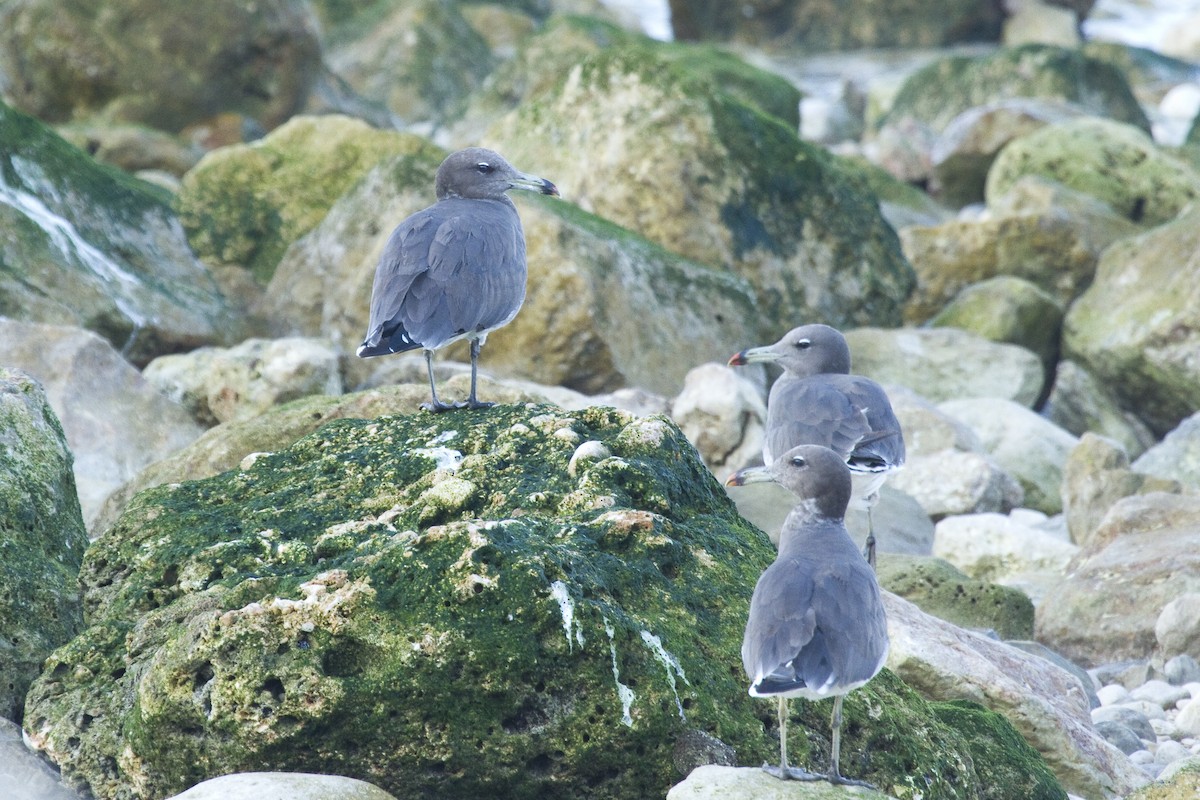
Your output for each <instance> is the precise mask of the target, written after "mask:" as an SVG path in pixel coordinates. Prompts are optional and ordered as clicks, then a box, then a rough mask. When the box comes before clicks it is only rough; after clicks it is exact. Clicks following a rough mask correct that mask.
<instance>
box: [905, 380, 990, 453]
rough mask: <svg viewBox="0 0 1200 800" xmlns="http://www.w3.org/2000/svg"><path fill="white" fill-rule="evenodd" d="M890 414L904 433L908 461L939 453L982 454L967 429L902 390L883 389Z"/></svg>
mask: <svg viewBox="0 0 1200 800" xmlns="http://www.w3.org/2000/svg"><path fill="white" fill-rule="evenodd" d="M884 388H885V389H886V391H887V393H888V399H890V400H891V402H892V410H893V411H895V412H896V418H897V419H898V420H899V421H900V428H901V429H902V430H903V431H904V446H905V450H906V451H907V454H908V456H909V458H912V457H914V456H928V455H933V454H935V453H940V452H942V451H943V450H961V451H963V452H967V453H983V452H984V450H983V443H982V442H980V441H979V437H978V436H976V435H975V432H974V431H973V430H971V428H970V427H969V426H967V425H966V424H964V423H963V422H962V421H961V420H959V419H957V418H956V417H953V416H951V415H949V414H947V413H946V412H944V411H942V410H941V409H940V408H938V406H937V404H936V403H932V402H930V401H929V400H926V399H925V398H924V397H922V396H921V395H919V394H918V393H917V392H915V391H913V390H912V389H909V388H907V387H905V386H895V385H891V386H886V387H884Z"/></svg>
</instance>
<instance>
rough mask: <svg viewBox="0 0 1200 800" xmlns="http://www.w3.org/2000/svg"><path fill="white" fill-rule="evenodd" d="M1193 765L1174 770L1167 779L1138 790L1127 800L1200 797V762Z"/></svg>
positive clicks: (1172, 799)
mask: <svg viewBox="0 0 1200 800" xmlns="http://www.w3.org/2000/svg"><path fill="white" fill-rule="evenodd" d="M1189 761H1191V762H1192V763H1190V764H1188V765H1187V766H1184V767H1183V768H1182V769H1179V770H1172V773H1173V774H1172V775H1171V776H1170V777H1168V778H1166V779H1162V778H1160V779H1159V780H1156V781H1155V782H1154V783H1152V784H1150V785H1149V786H1144V787H1142V788H1141V789H1138V790H1137V791H1136V792H1134V793H1133V794H1131V795H1129V797H1128V798H1127V800H1193V798H1196V797H1200V762H1198V761H1196V760H1195V759H1194V758H1192V759H1189Z"/></svg>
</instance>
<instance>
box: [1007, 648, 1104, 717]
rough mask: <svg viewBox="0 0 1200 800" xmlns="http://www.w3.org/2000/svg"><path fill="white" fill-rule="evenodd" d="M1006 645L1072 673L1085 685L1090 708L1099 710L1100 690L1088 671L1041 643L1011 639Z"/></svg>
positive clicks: (1084, 688) (1084, 689)
mask: <svg viewBox="0 0 1200 800" xmlns="http://www.w3.org/2000/svg"><path fill="white" fill-rule="evenodd" d="M1005 644H1009V645H1012V646H1013V647H1015V648H1017V649H1018V650H1024V651H1025V652H1026V653H1031V654H1032V655H1035V656H1038V657H1040V658H1044V659H1046V660H1047V661H1049V662H1050V663H1051V664H1054V665H1055V666H1057V667H1059V668H1060V669H1065V670H1066V671H1067V672H1069V673H1071V674H1072V675H1074V676H1075V677H1076V678H1079V682H1080V683H1081V684H1083V691H1084V692H1086V693H1087V697H1088V708H1089V709H1093V708H1099V707H1100V706H1101V702H1100V697H1099V694H1098V690H1097V688H1096V682H1095V680H1093V678H1092V676H1091V674H1089V673H1088V671H1087V670H1086V669H1084V668H1083V667H1081V666H1079V665H1078V664H1076V663H1075V662H1074V661H1071V660H1070V659H1068V658H1064V657H1063V656H1062V655H1060V654H1059V653H1056V652H1054V651H1053V650H1051V649H1050V648H1049V647H1046V645H1044V644H1042V643H1041V642H1035V641H1032V640H1021V639H1009V640H1007V641H1006V642H1005Z"/></svg>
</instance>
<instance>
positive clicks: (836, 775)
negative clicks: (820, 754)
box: [827, 694, 875, 789]
mask: <svg viewBox="0 0 1200 800" xmlns="http://www.w3.org/2000/svg"><path fill="white" fill-rule="evenodd" d="M844 697H845V695H840V694H839V695H838V696H837V697H835V698H834V699H833V719H832V723H831V724H832V727H833V749H832V750H831V751H830V753H829V775H828V776H827V780H828V781H829V782H830V783H837V784H841V785H843V786H866V787H869V788H871V789H874V788H875V786H874V784H870V783H867V782H866V781H858V780H854V779H853V778H844V777H842V772H841V768H840V767H839V766H838V761H839V760H840V757H841V753H842V699H843V698H844Z"/></svg>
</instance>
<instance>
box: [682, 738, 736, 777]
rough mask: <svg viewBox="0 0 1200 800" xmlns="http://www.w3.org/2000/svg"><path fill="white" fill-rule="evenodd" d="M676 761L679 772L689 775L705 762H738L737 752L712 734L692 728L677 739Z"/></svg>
mask: <svg viewBox="0 0 1200 800" xmlns="http://www.w3.org/2000/svg"><path fill="white" fill-rule="evenodd" d="M674 761H675V769H676V770H677V771H678V772H679V774H680V775H687V774H688V773H690V772H691V771H692V770H694V769H696V768H697V767H702V766H704V765H705V764H717V765H719V766H724V767H732V766H734V765H736V764H737V754H736V753H735V752H734V749H733V748H732V747H730V746H729V745H727V744H725V743H724V742H722V741H721V740H720V739H718V738H717V737H715V736H713V735H712V734H709V733H705V732H704V731H699V730H695V729H690V730H686V731H684V732H683V733H681V734H679V737H678V738H677V739H676V740H675V758H674Z"/></svg>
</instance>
